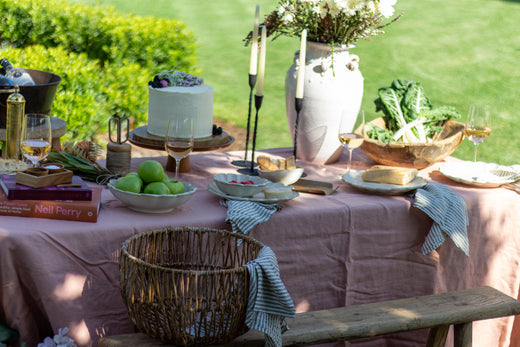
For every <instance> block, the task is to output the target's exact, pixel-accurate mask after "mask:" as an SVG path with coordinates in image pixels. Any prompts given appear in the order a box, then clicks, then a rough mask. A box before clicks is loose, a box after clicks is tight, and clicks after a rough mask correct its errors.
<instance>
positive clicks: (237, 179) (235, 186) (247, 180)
mask: <svg viewBox="0 0 520 347" xmlns="http://www.w3.org/2000/svg"><path fill="white" fill-rule="evenodd" d="M213 180H214V181H215V184H216V185H217V188H218V189H220V190H221V191H222V192H223V193H226V194H227V195H231V196H236V197H249V196H253V195H255V194H258V193H260V192H262V191H263V190H264V189H265V188H266V187H267V185H268V184H269V183H271V181H269V180H268V179H265V178H261V177H258V176H249V175H240V174H223V173H221V174H217V175H213Z"/></svg>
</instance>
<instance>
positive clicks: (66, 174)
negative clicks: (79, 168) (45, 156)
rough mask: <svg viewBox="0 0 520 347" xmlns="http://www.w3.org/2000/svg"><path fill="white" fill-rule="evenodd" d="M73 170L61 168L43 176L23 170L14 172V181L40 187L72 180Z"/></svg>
mask: <svg viewBox="0 0 520 347" xmlns="http://www.w3.org/2000/svg"><path fill="white" fill-rule="evenodd" d="M73 175H74V174H73V172H72V171H70V170H63V171H62V172H58V173H54V174H48V175H45V176H34V175H30V174H27V173H25V172H17V173H16V183H18V184H23V185H25V186H29V187H32V188H42V187H48V186H55V185H57V184H64V183H70V182H72V176H73Z"/></svg>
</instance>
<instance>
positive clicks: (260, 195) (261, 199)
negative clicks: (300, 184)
mask: <svg viewBox="0 0 520 347" xmlns="http://www.w3.org/2000/svg"><path fill="white" fill-rule="evenodd" d="M276 186H283V184H282V183H272V184H269V185H268V186H267V187H276ZM208 191H209V192H210V193H213V194H215V195H217V196H220V197H221V198H225V199H233V200H240V201H254V202H263V203H265V204H275V203H277V202H281V201H286V200H291V199H294V198H295V197H297V196H299V195H300V193H298V192H296V191H294V190H293V191H292V195H291V196H288V197H286V198H282V199H278V198H277V199H268V198H266V197H265V195H264V193H263V192H261V193H258V194H256V195H254V196H250V197H240V196H233V195H228V194H226V193H224V192H223V191H221V190H220V189H218V187H217V185H216V184H215V182H211V183H210V184H209V185H208Z"/></svg>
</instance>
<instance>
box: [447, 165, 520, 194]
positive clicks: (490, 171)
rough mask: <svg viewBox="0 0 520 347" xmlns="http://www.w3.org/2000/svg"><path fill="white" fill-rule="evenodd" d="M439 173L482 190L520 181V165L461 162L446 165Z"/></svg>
mask: <svg viewBox="0 0 520 347" xmlns="http://www.w3.org/2000/svg"><path fill="white" fill-rule="evenodd" d="M439 171H440V173H441V174H443V175H444V176H446V177H448V178H449V179H452V180H453V181H456V182H460V183H464V184H468V185H471V186H476V187H481V188H496V187H500V186H501V185H503V184H507V183H512V182H514V181H516V180H518V179H520V165H513V166H502V165H498V164H494V163H484V162H476V163H475V162H472V161H461V162H454V163H447V164H444V165H443V166H442V167H441V168H440V169H439Z"/></svg>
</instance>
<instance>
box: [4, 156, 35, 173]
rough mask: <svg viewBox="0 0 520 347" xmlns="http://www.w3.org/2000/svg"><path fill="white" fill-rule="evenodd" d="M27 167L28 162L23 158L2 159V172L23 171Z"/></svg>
mask: <svg viewBox="0 0 520 347" xmlns="http://www.w3.org/2000/svg"><path fill="white" fill-rule="evenodd" d="M27 168H28V166H27V164H26V163H24V162H23V161H21V160H17V159H0V172H22V171H25V170H27Z"/></svg>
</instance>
